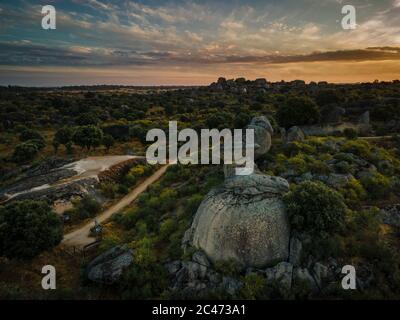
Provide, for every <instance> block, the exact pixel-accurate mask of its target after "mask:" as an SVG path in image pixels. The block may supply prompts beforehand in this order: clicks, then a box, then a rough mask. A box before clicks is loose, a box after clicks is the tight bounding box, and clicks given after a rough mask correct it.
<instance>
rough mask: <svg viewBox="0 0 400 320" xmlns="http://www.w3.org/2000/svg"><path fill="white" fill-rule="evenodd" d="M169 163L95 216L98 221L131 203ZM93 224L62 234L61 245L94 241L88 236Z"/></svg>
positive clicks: (84, 243) (82, 244) (79, 246)
mask: <svg viewBox="0 0 400 320" xmlns="http://www.w3.org/2000/svg"><path fill="white" fill-rule="evenodd" d="M168 166H169V165H165V166H163V167H161V168H160V169H158V170H157V171H156V172H155V173H153V175H151V176H150V177H148V178H147V179H146V180H145V181H143V182H142V183H141V184H140V185H138V186H137V187H136V188H135V189H133V190H132V191H130V192H129V193H128V194H127V195H126V196H125V197H123V198H122V199H121V200H119V201H118V202H117V203H116V204H114V205H112V206H111V207H110V208H108V209H107V210H105V211H104V212H102V213H101V214H100V215H98V216H97V217H96V219H97V221H98V222H99V223H102V222H104V221H106V220H107V219H109V218H110V217H111V216H112V215H113V214H114V213H117V212H119V211H121V210H122V209H123V208H125V207H126V206H128V205H129V204H131V203H132V202H133V201H134V200H135V199H136V198H137V197H138V196H139V195H140V194H141V193H142V192H143V191H145V190H146V189H147V187H148V186H149V185H151V184H152V183H154V182H155V181H157V180H158V179H159V178H160V177H161V176H162V175H163V174H164V173H165V171H166V170H167V168H168ZM93 226H94V223H93V222H92V221H91V222H89V223H87V224H86V225H84V226H83V227H81V228H79V229H77V230H75V231H72V232H71V233H68V234H66V235H64V239H63V241H62V244H63V245H67V246H75V247H78V248H82V247H84V246H85V245H88V244H90V243H92V242H93V241H94V238H92V237H89V233H90V228H92V227H93Z"/></svg>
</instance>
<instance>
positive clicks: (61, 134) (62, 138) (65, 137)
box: [54, 127, 74, 145]
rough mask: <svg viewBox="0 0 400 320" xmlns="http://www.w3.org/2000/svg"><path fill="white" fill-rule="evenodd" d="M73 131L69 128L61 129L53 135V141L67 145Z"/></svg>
mask: <svg viewBox="0 0 400 320" xmlns="http://www.w3.org/2000/svg"><path fill="white" fill-rule="evenodd" d="M73 133H74V132H73V129H72V128H71V127H63V128H61V129H60V130H58V131H57V132H56V134H55V135H54V140H56V141H57V142H58V143H59V144H63V145H67V143H68V142H71V140H72V135H73Z"/></svg>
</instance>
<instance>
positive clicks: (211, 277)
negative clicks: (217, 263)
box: [206, 270, 221, 285]
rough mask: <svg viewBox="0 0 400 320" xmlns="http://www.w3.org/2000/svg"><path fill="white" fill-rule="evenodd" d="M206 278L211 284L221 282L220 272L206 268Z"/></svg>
mask: <svg viewBox="0 0 400 320" xmlns="http://www.w3.org/2000/svg"><path fill="white" fill-rule="evenodd" d="M206 279H207V280H208V281H209V282H210V283H211V284H213V285H217V284H218V283H220V282H221V276H220V274H219V273H217V272H215V271H214V270H208V272H207V275H206Z"/></svg>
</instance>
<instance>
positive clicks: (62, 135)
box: [52, 124, 115, 152]
mask: <svg viewBox="0 0 400 320" xmlns="http://www.w3.org/2000/svg"><path fill="white" fill-rule="evenodd" d="M114 142H115V141H114V138H113V137H112V136H110V135H104V133H103V131H102V130H101V129H100V128H99V127H97V126H96V125H93V124H89V125H84V126H79V127H73V128H71V127H63V128H61V129H60V130H58V131H57V132H56V134H55V136H54V139H53V142H52V144H53V147H54V149H55V151H57V150H58V148H59V146H60V145H64V146H65V148H66V149H67V151H69V152H70V151H71V148H72V144H75V145H77V146H80V147H81V148H86V149H87V150H90V149H92V148H97V147H99V146H100V145H102V144H103V145H104V146H105V147H106V148H107V150H109V149H110V148H111V147H112V146H113V145H114Z"/></svg>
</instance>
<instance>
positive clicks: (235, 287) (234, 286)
mask: <svg viewBox="0 0 400 320" xmlns="http://www.w3.org/2000/svg"><path fill="white" fill-rule="evenodd" d="M242 286H243V283H242V282H240V281H239V280H236V279H234V278H231V277H223V278H222V287H223V289H224V290H225V291H226V292H227V293H229V294H230V295H232V296H233V295H235V294H236V293H237V292H238V291H239V290H240V289H241V288H242Z"/></svg>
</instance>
